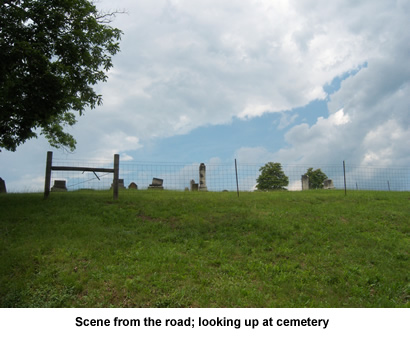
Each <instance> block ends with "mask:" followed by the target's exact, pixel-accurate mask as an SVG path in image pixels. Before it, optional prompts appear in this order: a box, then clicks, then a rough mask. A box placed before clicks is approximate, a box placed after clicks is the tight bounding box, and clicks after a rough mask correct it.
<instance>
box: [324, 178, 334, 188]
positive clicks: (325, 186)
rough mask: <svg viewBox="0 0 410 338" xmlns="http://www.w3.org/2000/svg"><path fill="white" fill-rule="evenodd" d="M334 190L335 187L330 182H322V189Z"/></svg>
mask: <svg viewBox="0 0 410 338" xmlns="http://www.w3.org/2000/svg"><path fill="white" fill-rule="evenodd" d="M334 188H335V186H334V184H333V181H332V180H325V181H324V182H323V189H334Z"/></svg>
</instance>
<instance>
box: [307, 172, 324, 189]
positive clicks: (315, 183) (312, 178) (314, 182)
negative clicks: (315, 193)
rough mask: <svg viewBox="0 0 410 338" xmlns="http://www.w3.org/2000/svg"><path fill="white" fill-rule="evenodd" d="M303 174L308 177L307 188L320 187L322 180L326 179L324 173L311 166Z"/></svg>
mask: <svg viewBox="0 0 410 338" xmlns="http://www.w3.org/2000/svg"><path fill="white" fill-rule="evenodd" d="M305 175H307V176H308V177H309V189H322V188H323V186H324V184H323V182H324V181H325V180H327V176H326V174H324V173H323V172H322V170H320V169H316V170H313V168H309V169H308V170H307V172H306V173H305Z"/></svg>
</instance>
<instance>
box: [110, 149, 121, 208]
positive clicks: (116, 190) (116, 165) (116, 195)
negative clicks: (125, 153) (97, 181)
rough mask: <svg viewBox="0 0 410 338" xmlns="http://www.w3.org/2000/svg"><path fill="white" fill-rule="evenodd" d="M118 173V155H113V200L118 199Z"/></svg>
mask: <svg viewBox="0 0 410 338" xmlns="http://www.w3.org/2000/svg"><path fill="white" fill-rule="evenodd" d="M119 174H120V155H118V154H115V155H114V180H113V182H112V183H113V189H112V190H113V192H114V193H113V194H114V195H113V198H114V200H117V199H118V182H119Z"/></svg>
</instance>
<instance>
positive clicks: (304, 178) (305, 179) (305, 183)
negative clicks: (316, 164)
mask: <svg viewBox="0 0 410 338" xmlns="http://www.w3.org/2000/svg"><path fill="white" fill-rule="evenodd" d="M302 190H309V176H308V175H302Z"/></svg>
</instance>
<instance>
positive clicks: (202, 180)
mask: <svg viewBox="0 0 410 338" xmlns="http://www.w3.org/2000/svg"><path fill="white" fill-rule="evenodd" d="M199 191H208V188H207V187H206V167H205V164H204V163H201V164H200V165H199Z"/></svg>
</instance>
